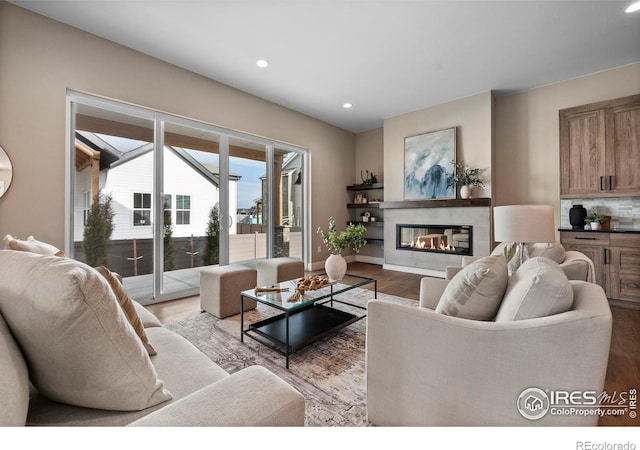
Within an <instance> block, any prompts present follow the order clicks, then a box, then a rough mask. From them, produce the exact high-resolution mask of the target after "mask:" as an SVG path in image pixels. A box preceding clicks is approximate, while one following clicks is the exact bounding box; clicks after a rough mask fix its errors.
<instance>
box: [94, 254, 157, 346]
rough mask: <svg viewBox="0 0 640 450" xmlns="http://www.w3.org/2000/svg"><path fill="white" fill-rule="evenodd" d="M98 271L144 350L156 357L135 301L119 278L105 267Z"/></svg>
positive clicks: (99, 268)
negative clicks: (107, 284) (134, 303)
mask: <svg viewBox="0 0 640 450" xmlns="http://www.w3.org/2000/svg"><path fill="white" fill-rule="evenodd" d="M96 270H97V271H98V273H100V275H102V276H103V277H104V278H105V280H107V282H108V283H109V286H111V289H112V290H113V293H114V294H115V296H116V299H117V300H118V304H119V305H120V307H121V308H122V312H124V315H125V316H126V317H127V320H128V321H129V323H130V324H131V326H132V327H133V331H135V332H136V334H137V335H138V337H139V338H140V341H141V342H142V345H144V348H145V349H146V350H147V353H149V355H155V354H156V350H155V349H154V348H153V346H152V345H151V343H149V339H148V338H147V334H146V333H145V332H144V325H143V324H142V321H141V320H140V317H138V313H137V312H136V307H135V306H134V305H133V301H132V300H131V299H130V298H129V296H128V295H127V293H126V292H125V290H124V288H123V287H122V284H121V283H120V280H118V278H117V277H116V276H115V275H114V274H113V273H112V272H111V271H110V270H109V269H107V268H106V267H104V266H100V267H96Z"/></svg>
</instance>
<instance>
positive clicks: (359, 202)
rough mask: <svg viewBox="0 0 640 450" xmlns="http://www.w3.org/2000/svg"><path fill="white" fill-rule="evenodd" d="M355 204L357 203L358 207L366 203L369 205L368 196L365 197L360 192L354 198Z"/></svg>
mask: <svg viewBox="0 0 640 450" xmlns="http://www.w3.org/2000/svg"><path fill="white" fill-rule="evenodd" d="M353 203H355V204H356V205H362V204H364V203H367V196H366V195H364V194H363V193H362V192H358V193H357V194H356V195H355V197H354V198H353Z"/></svg>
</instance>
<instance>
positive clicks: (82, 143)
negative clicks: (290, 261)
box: [66, 92, 308, 304]
mask: <svg viewBox="0 0 640 450" xmlns="http://www.w3.org/2000/svg"><path fill="white" fill-rule="evenodd" d="M68 111H69V117H68V123H69V127H70V129H69V133H68V137H69V138H70V139H69V141H68V147H67V148H68V153H67V162H68V173H69V175H70V176H69V181H68V187H69V201H68V202H67V206H68V213H67V217H68V218H69V219H70V224H69V227H68V230H69V234H68V241H67V242H68V243H67V249H66V250H67V251H68V254H69V255H70V256H71V257H74V258H76V259H79V260H81V261H84V262H86V263H88V264H90V265H93V264H94V263H95V262H96V261H107V262H106V263H100V265H107V267H109V268H110V269H111V270H113V271H115V272H118V273H119V274H121V275H122V277H123V279H124V285H125V288H126V289H127V291H128V293H129V294H130V295H131V297H132V298H134V299H136V300H139V301H141V302H142V303H143V304H149V303H153V302H155V301H163V300H168V299H171V298H178V297H184V296H188V295H193V294H197V293H198V292H199V287H200V286H199V280H200V276H199V275H200V272H199V271H200V270H202V268H203V267H206V266H211V265H218V264H220V265H225V264H230V263H238V264H246V265H254V264H255V260H256V259H259V258H271V257H278V256H293V257H298V258H301V259H303V258H304V257H303V254H304V252H303V248H304V245H302V243H303V241H304V239H303V237H304V235H305V234H304V224H305V222H306V221H305V219H304V217H305V214H307V215H308V212H305V208H304V201H303V199H304V198H307V197H308V193H307V190H306V187H305V186H304V180H305V178H306V177H305V173H306V166H305V164H306V161H307V159H306V151H305V150H304V149H301V148H298V147H295V146H292V145H289V144H283V143H280V142H276V141H273V140H269V139H266V138H262V137H258V136H253V135H249V134H246V133H242V132H238V131H233V130H227V129H224V128H220V127H217V126H214V125H209V124H206V123H203V122H198V121H193V120H189V119H186V118H184V117H177V116H173V115H170V114H166V113H162V112H158V111H153V110H150V109H146V108H142V107H138V106H134V105H131V104H123V103H119V102H115V101H111V100H107V99H104V98H98V97H93V96H90V95H87V94H81V93H75V92H70V93H69V95H68ZM96 201H98V202H100V204H99V206H100V207H99V208H94V206H95V205H94V203H95V202H96ZM88 222H91V223H99V224H101V226H100V227H93V229H92V230H91V231H92V233H87V232H86V231H87V228H86V225H87V223H88ZM102 225H104V226H102ZM96 230H97V232H96ZM87 239H92V240H93V241H94V242H90V243H89V244H91V245H87V242H86V240H87ZM86 249H97V250H95V251H93V250H92V253H90V252H89V251H87V250H86ZM94 253H100V254H99V255H98V254H94Z"/></svg>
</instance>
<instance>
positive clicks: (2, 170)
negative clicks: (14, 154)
mask: <svg viewBox="0 0 640 450" xmlns="http://www.w3.org/2000/svg"><path fill="white" fill-rule="evenodd" d="M12 179H13V167H12V165H11V160H10V159H9V155H7V154H6V152H5V151H4V150H3V149H2V147H0V197H2V196H3V195H4V194H5V192H7V190H8V189H9V186H11V180H12Z"/></svg>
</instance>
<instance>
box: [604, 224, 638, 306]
mask: <svg viewBox="0 0 640 450" xmlns="http://www.w3.org/2000/svg"><path fill="white" fill-rule="evenodd" d="M611 297H612V298H615V299H618V300H627V301H632V302H639V303H640V235H639V234H629V235H626V234H620V235H612V236H611Z"/></svg>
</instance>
